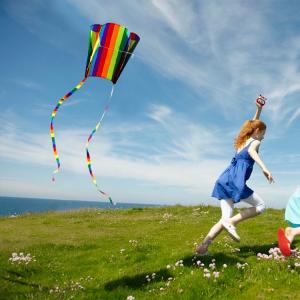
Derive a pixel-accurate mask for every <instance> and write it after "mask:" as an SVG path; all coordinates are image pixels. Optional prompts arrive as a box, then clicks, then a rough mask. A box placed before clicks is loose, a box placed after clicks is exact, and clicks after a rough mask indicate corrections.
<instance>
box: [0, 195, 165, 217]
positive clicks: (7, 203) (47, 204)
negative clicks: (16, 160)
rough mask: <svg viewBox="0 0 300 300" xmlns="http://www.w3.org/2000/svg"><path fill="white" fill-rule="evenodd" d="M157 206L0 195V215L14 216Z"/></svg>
mask: <svg viewBox="0 0 300 300" xmlns="http://www.w3.org/2000/svg"><path fill="white" fill-rule="evenodd" d="M158 206H160V205H152V204H137V203H117V204H116V205H112V204H110V203H109V202H100V201H80V200H55V199H39V198H17V197H1V196H0V216H16V215H22V214H26V213H36V212H47V211H65V210H74V209H80V208H101V209H126V208H143V207H158Z"/></svg>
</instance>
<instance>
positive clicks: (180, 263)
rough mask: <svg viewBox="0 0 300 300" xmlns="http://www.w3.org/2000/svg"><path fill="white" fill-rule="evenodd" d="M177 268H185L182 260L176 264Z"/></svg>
mask: <svg viewBox="0 0 300 300" xmlns="http://www.w3.org/2000/svg"><path fill="white" fill-rule="evenodd" d="M175 266H176V267H178V266H179V267H183V260H182V259H181V260H179V261H177V262H176V263H175Z"/></svg>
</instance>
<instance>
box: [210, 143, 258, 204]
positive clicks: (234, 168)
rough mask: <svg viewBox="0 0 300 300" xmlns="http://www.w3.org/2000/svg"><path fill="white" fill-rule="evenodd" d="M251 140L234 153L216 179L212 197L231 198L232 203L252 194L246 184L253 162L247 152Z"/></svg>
mask: <svg viewBox="0 0 300 300" xmlns="http://www.w3.org/2000/svg"><path fill="white" fill-rule="evenodd" d="M252 142H253V141H251V142H250V143H249V144H248V145H247V146H246V147H244V149H242V150H241V151H240V152H239V153H236V154H235V156H234V157H233V159H232V161H231V164H230V166H229V167H228V168H227V169H226V170H225V171H224V172H223V173H222V174H221V175H220V177H219V178H218V179H217V181H216V183H215V186H214V189H213V192H212V197H215V198H218V199H219V200H221V199H232V200H233V202H234V203H237V202H240V200H241V199H245V198H248V197H249V196H251V195H252V194H253V190H251V189H250V188H249V187H248V186H247V185H246V181H247V180H248V179H249V178H250V175H251V173H252V170H253V165H254V162H255V161H254V159H253V158H252V157H251V156H250V155H249V153H248V149H249V147H250V145H251V144H252Z"/></svg>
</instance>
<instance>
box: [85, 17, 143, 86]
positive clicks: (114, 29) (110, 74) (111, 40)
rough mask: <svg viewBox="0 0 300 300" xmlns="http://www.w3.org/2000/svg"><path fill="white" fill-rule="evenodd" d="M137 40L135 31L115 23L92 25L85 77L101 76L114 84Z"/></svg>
mask: <svg viewBox="0 0 300 300" xmlns="http://www.w3.org/2000/svg"><path fill="white" fill-rule="evenodd" d="M139 40H140V38H139V36H138V35H137V34H136V33H134V32H128V30H127V28H125V27H124V26H121V25H118V24H115V23H106V24H104V25H100V24H94V25H92V26H91V30H90V40H89V51H88V57H87V62H86V70H85V77H88V76H95V77H102V78H105V79H108V80H111V81H112V83H113V84H115V83H116V82H117V81H118V79H119V77H120V75H121V73H122V71H123V69H124V68H125V66H126V64H127V62H128V60H129V58H130V56H131V54H132V52H133V51H134V49H135V47H136V46H137V44H138V42H139Z"/></svg>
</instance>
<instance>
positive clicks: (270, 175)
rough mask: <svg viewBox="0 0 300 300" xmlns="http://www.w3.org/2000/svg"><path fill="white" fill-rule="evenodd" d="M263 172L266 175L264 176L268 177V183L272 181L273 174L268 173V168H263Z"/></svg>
mask: <svg viewBox="0 0 300 300" xmlns="http://www.w3.org/2000/svg"><path fill="white" fill-rule="evenodd" d="M263 173H264V175H265V176H266V178H267V179H268V181H269V183H272V182H274V178H273V175H272V174H271V173H270V171H269V170H268V169H263Z"/></svg>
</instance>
